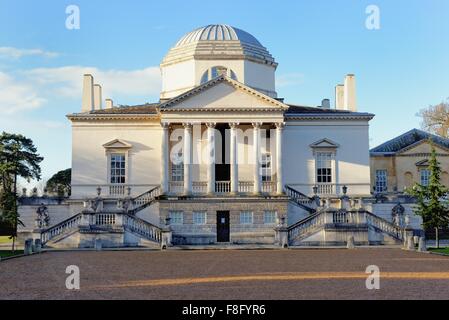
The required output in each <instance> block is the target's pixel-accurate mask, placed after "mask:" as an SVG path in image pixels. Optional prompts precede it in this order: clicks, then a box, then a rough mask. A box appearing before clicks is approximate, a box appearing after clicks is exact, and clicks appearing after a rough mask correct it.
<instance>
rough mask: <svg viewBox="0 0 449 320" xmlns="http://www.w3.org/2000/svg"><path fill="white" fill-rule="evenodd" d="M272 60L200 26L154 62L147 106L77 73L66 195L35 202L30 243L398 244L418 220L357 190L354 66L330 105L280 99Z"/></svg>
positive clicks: (223, 29)
mask: <svg viewBox="0 0 449 320" xmlns="http://www.w3.org/2000/svg"><path fill="white" fill-rule="evenodd" d="M277 66H278V63H277V62H276V60H275V58H274V57H273V56H272V55H271V54H270V52H269V51H268V50H267V49H266V48H265V47H264V46H263V45H262V44H261V43H260V42H259V41H258V40H257V39H256V38H255V37H254V36H252V35H251V34H249V33H247V32H245V31H243V30H241V29H238V28H234V27H231V26H228V25H208V26H206V27H202V28H198V29H196V30H194V31H192V32H189V33H187V34H186V35H185V36H183V37H182V38H181V39H180V40H179V41H178V42H177V43H176V44H175V45H174V46H173V47H172V48H171V49H170V50H169V52H168V54H167V55H166V56H165V57H164V58H163V60H162V62H161V65H160V69H161V74H162V91H161V93H160V100H159V101H158V102H155V103H145V104H141V105H135V106H115V105H114V103H113V101H112V100H111V99H106V101H105V106H103V103H102V88H101V85H99V84H96V83H95V82H94V75H89V74H88V75H84V80H83V81H84V82H83V96H82V106H81V109H80V110H79V112H77V111H76V110H74V111H75V112H74V113H72V114H69V115H68V116H67V117H68V119H69V120H70V121H71V124H72V194H71V197H70V199H68V200H67V201H65V202H64V203H62V204H57V205H54V206H52V205H51V204H49V205H47V206H46V208H44V209H45V210H48V211H49V212H50V216H51V219H50V220H51V222H50V224H49V225H46V226H42V224H41V225H39V227H40V228H38V231H39V235H40V238H41V240H42V242H43V243H44V244H47V245H48V246H58V245H59V246H80V247H83V246H94V245H95V244H96V243H97V242H101V243H102V246H122V245H125V246H126V245H128V246H129V245H139V246H145V245H151V244H155V243H156V244H160V243H165V244H170V243H171V244H217V243H233V244H242V243H261V244H274V243H278V244H283V245H302V244H344V243H346V242H347V241H348V237H351V236H352V237H353V238H354V239H355V243H360V244H370V243H396V242H398V243H400V242H401V241H402V240H403V235H404V232H403V231H404V230H405V228H406V227H410V225H411V224H413V223H414V224H415V227H416V226H417V225H418V226H419V222H416V221H414V220H413V219H408V221H407V222H406V225H403V224H399V223H396V224H395V222H394V221H399V220H392V217H391V216H390V213H391V208H392V206H391V205H390V207H388V206H387V207H385V208H387V209H385V208H384V207H382V208H383V209H379V208H378V207H376V202H375V201H372V202H370V201H369V200H366V199H368V198H370V197H371V198H372V196H371V181H370V154H369V130H368V129H369V121H370V120H371V119H372V118H373V117H374V115H373V114H370V113H367V112H361V111H358V110H357V101H356V85H355V76H354V75H352V74H349V75H347V76H346V77H345V78H344V83H343V84H338V85H337V86H336V87H335V106H334V107H331V105H330V101H329V99H323V100H322V101H321V102H320V103H319V106H313V107H310V106H302V105H299V104H293V103H290V102H288V100H286V99H285V100H284V98H281V97H279V96H278V94H277V91H276V83H275V82H276V81H275V72H276V68H277ZM319 100H321V98H320V99H319ZM364 199H365V200H364ZM34 205H35V206H39V204H38V203H34ZM379 205H380V204H379ZM383 205H386V204H385V203H383ZM399 205H400V204H399ZM41 207H42V206H41ZM396 209H397V208H396ZM32 210H35V208H33V209H32ZM377 211H378V212H380V213H378V212H377ZM396 211H397V212H399V211H401V210H399V211H398V210H396ZM41 212H42V208H41ZM385 212H388V213H386V214H384V213H385ZM403 212H404V210H402V213H401V214H403ZM382 214H384V216H382ZM410 221H411V222H410ZM416 228H418V227H416ZM34 232H36V231H34Z"/></svg>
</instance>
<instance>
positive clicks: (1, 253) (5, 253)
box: [0, 250, 23, 258]
mask: <svg viewBox="0 0 449 320" xmlns="http://www.w3.org/2000/svg"><path fill="white" fill-rule="evenodd" d="M19 254H23V250H16V251H14V253H13V252H12V251H11V250H0V257H2V258H5V257H11V256H17V255H19Z"/></svg>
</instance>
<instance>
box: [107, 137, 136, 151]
mask: <svg viewBox="0 0 449 320" xmlns="http://www.w3.org/2000/svg"><path fill="white" fill-rule="evenodd" d="M103 147H104V148H105V149H129V148H131V147H132V145H131V144H129V143H128V142H126V141H123V140H121V139H114V140H112V141H109V142H107V143H105V144H103Z"/></svg>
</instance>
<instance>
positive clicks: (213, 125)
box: [206, 122, 217, 129]
mask: <svg viewBox="0 0 449 320" xmlns="http://www.w3.org/2000/svg"><path fill="white" fill-rule="evenodd" d="M216 125H217V124H216V123H215V122H206V127H208V128H209V129H214V128H215V126H216Z"/></svg>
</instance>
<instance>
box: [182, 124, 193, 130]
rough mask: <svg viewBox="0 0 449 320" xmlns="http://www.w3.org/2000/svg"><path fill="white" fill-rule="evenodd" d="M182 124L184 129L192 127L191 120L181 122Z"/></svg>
mask: <svg viewBox="0 0 449 320" xmlns="http://www.w3.org/2000/svg"><path fill="white" fill-rule="evenodd" d="M182 126H183V127H184V129H192V127H193V123H191V122H183V123H182Z"/></svg>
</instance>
